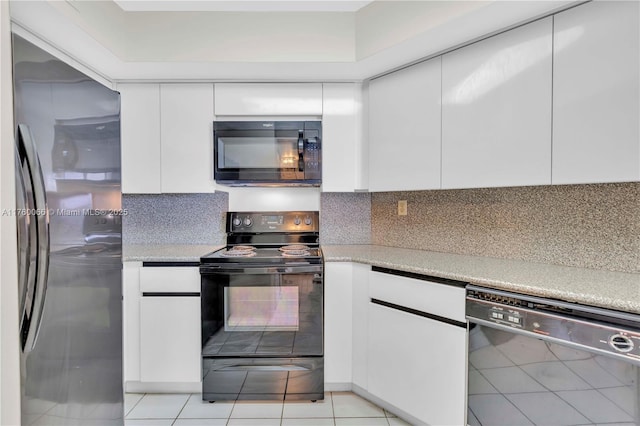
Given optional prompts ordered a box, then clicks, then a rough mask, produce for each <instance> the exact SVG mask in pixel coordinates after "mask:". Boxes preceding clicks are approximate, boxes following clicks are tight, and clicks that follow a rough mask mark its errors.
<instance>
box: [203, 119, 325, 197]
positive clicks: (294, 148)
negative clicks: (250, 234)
mask: <svg viewBox="0 0 640 426" xmlns="http://www.w3.org/2000/svg"><path fill="white" fill-rule="evenodd" d="M213 140H214V177H215V180H216V182H218V183H220V184H224V185H230V186H320V184H321V183H322V123H321V122H320V121H214V122H213Z"/></svg>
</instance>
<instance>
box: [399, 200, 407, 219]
mask: <svg viewBox="0 0 640 426" xmlns="http://www.w3.org/2000/svg"><path fill="white" fill-rule="evenodd" d="M406 215H407V200H400V201H398V216H406Z"/></svg>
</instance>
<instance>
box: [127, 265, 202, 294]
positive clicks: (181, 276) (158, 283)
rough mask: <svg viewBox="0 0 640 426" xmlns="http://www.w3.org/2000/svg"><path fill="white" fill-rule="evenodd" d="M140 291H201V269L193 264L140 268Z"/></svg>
mask: <svg viewBox="0 0 640 426" xmlns="http://www.w3.org/2000/svg"><path fill="white" fill-rule="evenodd" d="M140 292H141V293H200V271H199V270H198V268H197V267H193V266H190V267H183V266H163V267H143V268H140Z"/></svg>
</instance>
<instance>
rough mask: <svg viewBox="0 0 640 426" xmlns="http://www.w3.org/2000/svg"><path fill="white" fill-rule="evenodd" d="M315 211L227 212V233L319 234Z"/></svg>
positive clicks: (317, 218)
mask: <svg viewBox="0 0 640 426" xmlns="http://www.w3.org/2000/svg"><path fill="white" fill-rule="evenodd" d="M319 231H320V224H319V213H318V212H317V211H295V212H228V213H227V232H251V233H269V232H319Z"/></svg>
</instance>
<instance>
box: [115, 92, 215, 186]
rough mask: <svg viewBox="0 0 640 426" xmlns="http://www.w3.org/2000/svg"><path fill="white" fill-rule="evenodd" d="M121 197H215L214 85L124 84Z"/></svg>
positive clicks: (122, 97) (122, 100) (122, 94)
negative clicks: (192, 195)
mask: <svg viewBox="0 0 640 426" xmlns="http://www.w3.org/2000/svg"><path fill="white" fill-rule="evenodd" d="M118 89H119V90H120V93H121V102H122V107H121V111H122V122H121V129H122V130H121V139H122V160H121V161H122V192H123V193H141V194H157V193H192V192H199V193H201V192H212V191H214V190H215V183H214V180H213V133H212V132H213V129H212V123H213V84H211V83H209V84H207V83H204V84H199V83H198V84H195V83H194V84H121V85H119V86H118Z"/></svg>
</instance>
